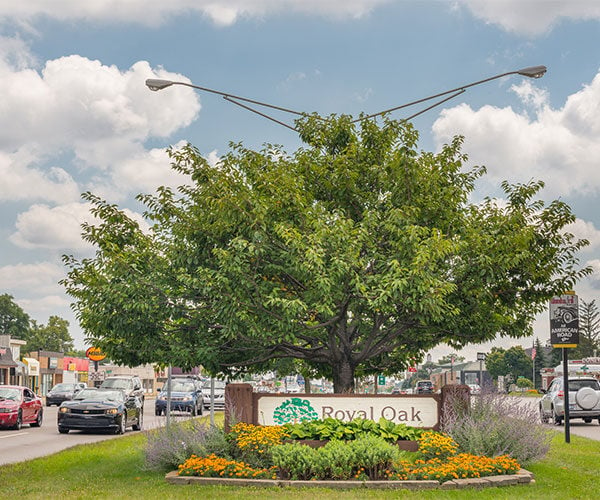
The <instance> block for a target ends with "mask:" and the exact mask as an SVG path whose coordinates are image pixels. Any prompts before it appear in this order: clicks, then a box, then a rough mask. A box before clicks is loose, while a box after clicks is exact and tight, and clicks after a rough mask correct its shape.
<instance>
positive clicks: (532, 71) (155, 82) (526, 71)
mask: <svg viewBox="0 0 600 500" xmlns="http://www.w3.org/2000/svg"><path fill="white" fill-rule="evenodd" d="M545 73H546V66H530V67H528V68H523V69H519V70H516V71H508V72H506V73H502V74H500V75H495V76H491V77H489V78H485V79H483V80H479V81H477V82H473V83H468V84H466V85H462V86H460V87H457V88H455V89H451V90H446V91H445V92H440V93H439V94H435V95H432V96H429V97H424V98H423V99H418V100H416V101H412V102H409V103H408V104H401V105H400V106H395V107H393V108H389V109H385V110H383V111H379V112H377V113H373V114H371V115H367V116H362V117H360V118H357V119H356V120H353V121H352V123H354V122H358V121H362V120H366V119H368V118H374V117H376V116H380V115H383V114H386V113H391V112H392V111H397V110H399V109H402V108H407V107H409V106H414V105H415V104H420V103H422V102H426V101H430V100H431V99H436V98H438V97H444V96H448V94H451V95H449V96H448V97H445V98H444V99H442V100H440V101H438V102H436V103H435V104H432V105H431V106H428V107H427V108H425V109H423V110H421V111H418V112H417V113H414V114H413V115H411V116H409V117H408V118H405V119H404V120H405V121H406V120H412V119H413V118H414V117H416V116H419V115H420V114H422V113H425V112H426V111H429V110H430V109H432V108H435V107H436V106H439V105H440V104H443V103H444V102H446V101H449V100H450V99H453V98H455V97H457V96H459V95H460V94H462V93H463V92H465V91H466V89H468V88H469V87H473V86H475V85H480V84H482V83H485V82H489V81H490V80H496V79H497V78H502V77H504V76H508V75H522V76H527V77H529V78H540V77H542V76H544V74H545ZM171 85H183V86H185V87H190V88H193V89H197V90H202V91H204V92H210V93H211V94H217V95H220V96H222V97H223V98H224V99H225V100H226V101H228V102H231V103H233V104H237V105H238V106H240V107H242V108H244V109H247V110H248V111H252V112H253V113H256V114H258V115H260V116H262V117H264V118H267V119H269V120H271V121H273V122H275V123H278V124H279V125H283V126H284V127H287V128H289V129H290V130H294V131H296V132H297V131H298V130H297V129H296V128H294V127H292V126H290V125H287V124H286V123H284V122H282V121H279V120H277V119H275V118H273V117H271V116H269V115H267V114H265V113H262V112H260V111H258V110H256V109H254V108H252V107H250V106H247V105H246V104H243V103H250V104H255V105H257V106H264V107H267V108H270V109H275V110H277V111H283V112H285V113H292V114H294V115H298V116H306V113H302V112H300V111H295V110H293V109H289V108H283V107H281V106H275V105H273V104H268V103H266V102H262V101H257V100H255V99H248V98H247V97H241V96H237V95H234V94H229V93H227V92H221V91H220V90H214V89H209V88H206V87H200V86H198V85H193V84H191V83H186V82H174V81H171V80H161V79H157V78H149V79H147V80H146V86H147V87H148V88H149V89H150V90H153V91H158V90H163V89H166V88H167V87H170V86H171Z"/></svg>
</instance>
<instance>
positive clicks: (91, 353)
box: [85, 347, 106, 361]
mask: <svg viewBox="0 0 600 500" xmlns="http://www.w3.org/2000/svg"><path fill="white" fill-rule="evenodd" d="M85 357H86V358H88V359H91V360H92V361H102V360H103V359H104V358H106V354H104V353H103V352H102V351H101V350H100V348H99V347H90V348H88V350H87V351H85Z"/></svg>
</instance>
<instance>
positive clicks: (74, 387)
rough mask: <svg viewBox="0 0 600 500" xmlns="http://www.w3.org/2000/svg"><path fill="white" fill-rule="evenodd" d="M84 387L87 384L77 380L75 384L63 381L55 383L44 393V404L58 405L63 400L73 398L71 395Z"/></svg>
mask: <svg viewBox="0 0 600 500" xmlns="http://www.w3.org/2000/svg"><path fill="white" fill-rule="evenodd" d="M85 387H87V386H86V384H84V383H83V382H77V383H75V384H70V383H66V382H63V383H61V384H56V385H55V386H54V387H53V388H52V389H50V392H48V394H46V406H52V405H56V406H60V404H61V403H62V402H63V401H69V400H71V399H73V396H75V394H77V393H78V392H79V391H80V390H81V389H84V388H85Z"/></svg>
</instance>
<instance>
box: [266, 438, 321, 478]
mask: <svg viewBox="0 0 600 500" xmlns="http://www.w3.org/2000/svg"><path fill="white" fill-rule="evenodd" d="M316 455H317V450H316V449H315V448H311V447H310V446H305V445H303V444H298V443H290V444H282V445H278V446H274V447H273V448H271V458H272V459H273V465H275V466H276V467H277V468H278V469H279V475H280V477H281V478H282V479H295V480H307V479H311V478H312V477H313V475H314V474H315V467H316V466H317V464H318V463H319V462H318V460H317V458H316Z"/></svg>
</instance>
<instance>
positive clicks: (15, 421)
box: [0, 385, 44, 431]
mask: <svg viewBox="0 0 600 500" xmlns="http://www.w3.org/2000/svg"><path fill="white" fill-rule="evenodd" d="M43 418H44V408H43V405H42V400H41V399H40V398H39V397H37V396H36V394H35V393H34V392H33V391H32V390H31V389H29V388H28V387H24V386H22V385H0V427H9V428H11V429H15V430H17V431H18V430H19V429H20V428H21V426H22V425H23V424H29V425H30V426H31V427H40V426H41V425H42V420H43Z"/></svg>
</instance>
